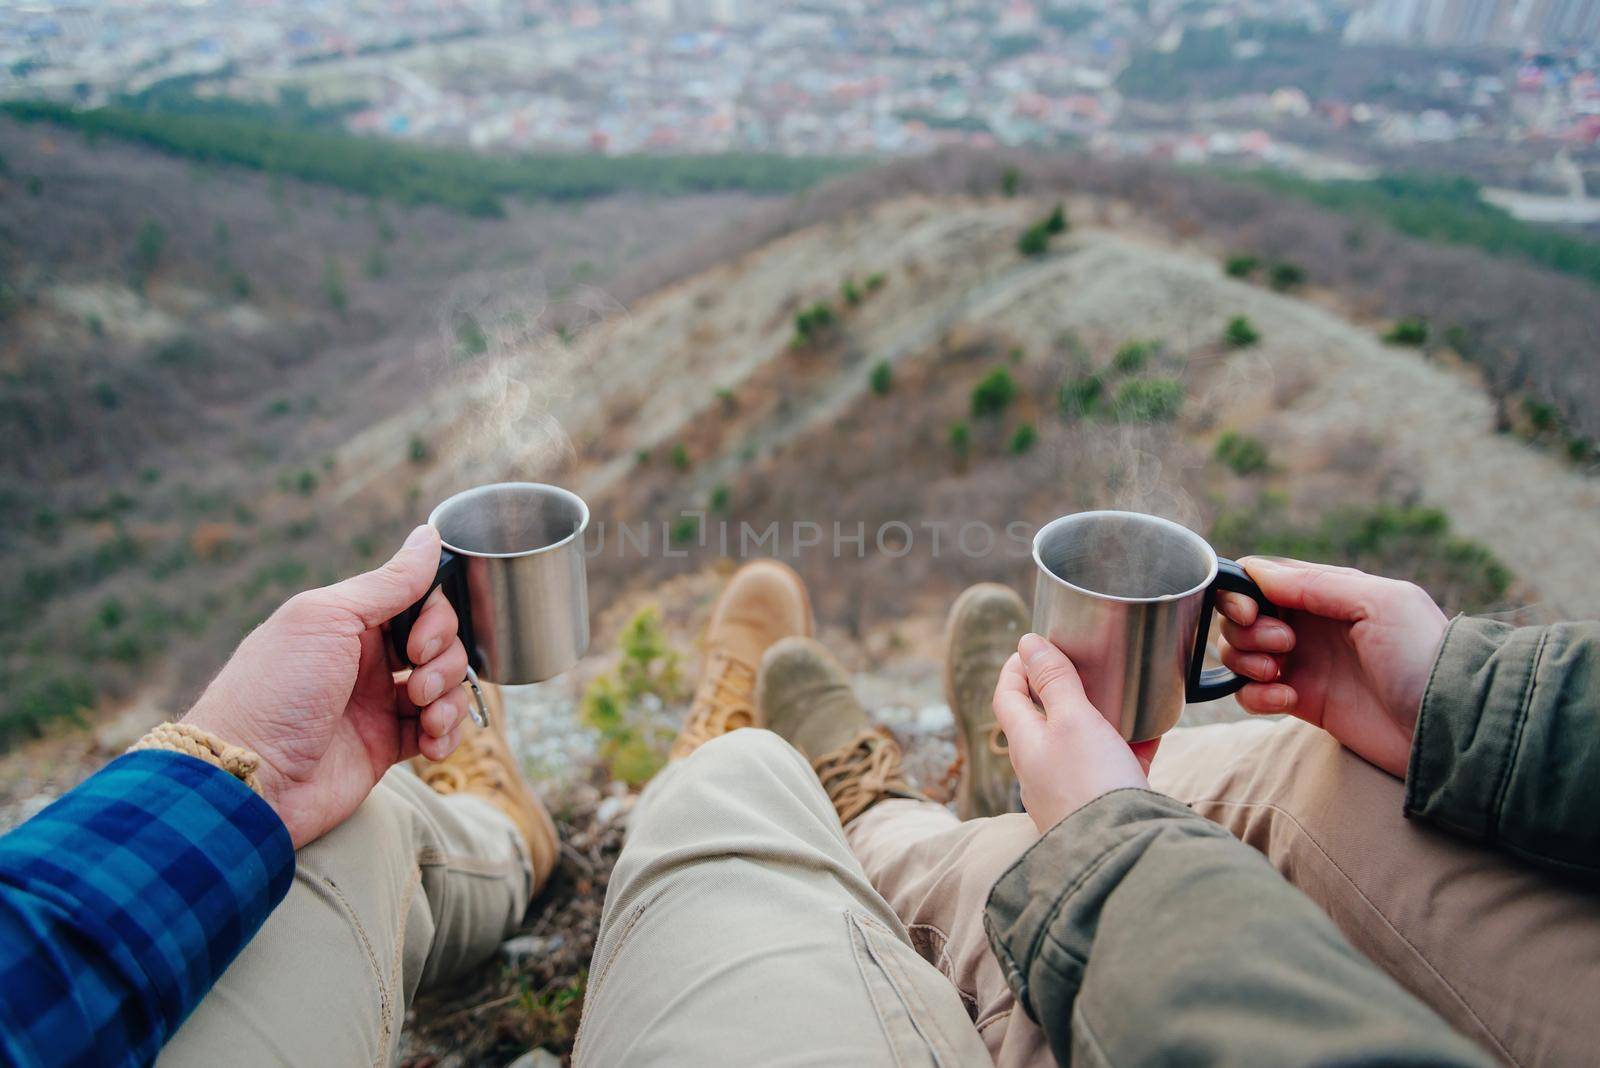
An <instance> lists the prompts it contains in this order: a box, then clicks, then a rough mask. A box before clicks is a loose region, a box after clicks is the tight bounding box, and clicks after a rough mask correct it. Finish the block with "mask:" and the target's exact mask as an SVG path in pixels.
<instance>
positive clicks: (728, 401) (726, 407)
mask: <svg viewBox="0 0 1600 1068" xmlns="http://www.w3.org/2000/svg"><path fill="white" fill-rule="evenodd" d="M716 397H717V402H718V403H719V404H721V405H722V410H723V411H724V412H727V413H728V414H729V415H732V414H733V413H734V412H736V411H738V410H739V396H738V394H736V393H734V391H733V390H731V389H729V388H727V387H726V386H720V387H718V389H717V391H716Z"/></svg>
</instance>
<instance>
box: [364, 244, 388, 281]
mask: <svg viewBox="0 0 1600 1068" xmlns="http://www.w3.org/2000/svg"><path fill="white" fill-rule="evenodd" d="M365 269H366V272H367V277H368V278H382V277H383V276H384V275H386V274H388V273H389V261H388V260H387V259H385V258H384V255H383V249H381V248H379V247H377V246H376V245H374V246H373V247H372V248H371V249H370V250H369V251H368V252H367V263H366V268H365Z"/></svg>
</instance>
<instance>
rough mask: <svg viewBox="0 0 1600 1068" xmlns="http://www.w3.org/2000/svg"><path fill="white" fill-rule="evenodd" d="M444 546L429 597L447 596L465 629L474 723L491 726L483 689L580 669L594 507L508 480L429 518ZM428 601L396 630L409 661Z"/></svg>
mask: <svg viewBox="0 0 1600 1068" xmlns="http://www.w3.org/2000/svg"><path fill="white" fill-rule="evenodd" d="M428 522H430V523H432V524H433V526H434V527H436V528H437V529H438V531H439V535H440V537H441V539H442V540H443V542H444V548H443V551H442V552H441V553H440V554H439V571H438V574H437V575H436V576H435V578H434V581H433V585H432V586H430V587H429V589H428V594H431V593H432V592H433V590H434V589H436V588H437V589H441V590H443V591H444V595H445V597H446V598H447V599H448V600H449V601H450V604H451V607H453V608H454V609H455V611H456V618H457V619H458V620H459V621H460V623H459V630H458V633H459V634H460V637H461V644H462V645H464V646H465V647H466V650H467V668H468V681H469V683H471V684H472V687H473V691H474V694H475V696H476V700H475V702H474V708H473V709H472V712H473V719H474V720H475V721H477V722H478V724H479V725H480V726H484V725H487V723H488V710H487V709H486V708H485V707H484V704H483V700H482V695H481V694H478V693H477V682H478V680H479V679H482V680H484V681H487V682H494V683H500V684H504V685H508V686H520V685H523V684H526V683H532V682H544V681H545V680H547V679H552V678H554V677H555V676H557V675H559V674H561V673H562V672H563V671H566V670H567V669H568V668H570V667H572V666H573V665H574V664H576V663H577V662H578V661H579V660H581V659H582V658H583V655H584V653H586V652H587V651H588V649H589V595H588V582H587V576H586V573H585V570H584V554H583V538H584V531H585V530H586V529H587V528H588V526H589V506H588V505H587V504H585V503H584V502H583V499H582V498H581V497H579V496H578V495H577V494H575V493H572V492H570V491H568V490H564V489H562V488H560V487H559V486H550V485H546V484H544V483H541V482H500V483H496V484H494V485H489V486H478V487H476V488H474V489H469V490H464V491H462V492H461V493H458V494H456V495H455V496H454V497H451V498H450V499H448V500H446V501H444V502H443V503H442V504H440V505H439V506H438V507H437V508H435V509H434V510H433V514H432V515H430V516H429V517H428ZM426 600H427V595H424V596H423V598H422V599H421V600H419V601H418V602H417V603H416V604H415V605H413V606H411V608H409V609H407V610H406V611H405V612H403V613H401V614H400V615H399V616H397V617H395V619H394V620H393V621H392V622H391V623H390V625H389V640H390V643H391V644H392V646H393V648H394V650H395V653H396V654H397V655H398V656H399V657H400V659H401V660H402V661H403V662H407V663H409V660H408V658H407V657H406V640H407V639H408V638H409V637H410V635H411V628H412V626H413V625H414V624H415V623H416V620H417V616H418V615H420V614H421V611H422V604H423V601H426Z"/></svg>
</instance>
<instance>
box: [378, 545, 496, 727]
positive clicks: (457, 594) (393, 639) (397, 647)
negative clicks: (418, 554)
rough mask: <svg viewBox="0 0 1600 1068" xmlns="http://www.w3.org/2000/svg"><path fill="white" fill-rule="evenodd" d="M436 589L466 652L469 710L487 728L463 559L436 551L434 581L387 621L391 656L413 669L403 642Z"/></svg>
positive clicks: (486, 707) (465, 567) (409, 636)
mask: <svg viewBox="0 0 1600 1068" xmlns="http://www.w3.org/2000/svg"><path fill="white" fill-rule="evenodd" d="M438 589H442V590H444V596H445V600H447V601H449V602H450V607H451V608H454V609H455V610H456V634H457V635H458V636H459V637H460V638H461V644H462V646H463V647H464V648H465V649H466V650H467V685H468V686H470V687H471V688H472V705H471V706H470V707H469V711H471V713H472V719H473V721H474V722H475V723H477V724H478V726H480V727H487V726H488V725H489V708H488V705H487V704H486V703H485V702H484V699H483V690H482V689H481V688H479V686H478V672H479V671H481V670H483V665H482V664H481V663H480V662H479V660H480V658H479V656H478V646H477V642H475V641H474V640H473V632H472V599H471V598H470V597H468V596H467V558H466V557H464V556H462V555H460V554H459V553H453V552H451V551H450V550H449V549H440V550H439V569H438V570H437V571H435V572H434V575H433V581H432V582H431V583H429V584H428V589H427V591H426V592H424V593H423V595H422V596H421V597H419V598H418V599H417V603H416V604H414V605H412V606H411V607H410V608H407V609H406V610H405V611H404V612H401V613H400V614H399V615H397V616H395V617H394V618H393V619H391V620H390V621H389V647H390V648H391V649H393V650H394V655H395V657H396V658H397V659H398V660H399V661H400V663H402V664H406V665H408V666H412V667H415V666H416V665H414V664H412V663H411V658H410V657H409V656H407V655H406V643H407V642H409V641H410V640H411V628H412V627H415V626H416V625H417V617H418V616H420V615H422V606H423V605H424V604H425V603H427V600H428V598H429V597H431V596H433V591H434V590H438Z"/></svg>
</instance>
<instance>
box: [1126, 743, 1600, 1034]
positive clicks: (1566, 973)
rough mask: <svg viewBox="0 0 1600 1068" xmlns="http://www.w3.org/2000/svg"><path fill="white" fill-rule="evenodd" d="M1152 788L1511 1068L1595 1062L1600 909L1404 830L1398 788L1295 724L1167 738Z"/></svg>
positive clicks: (1589, 899)
mask: <svg viewBox="0 0 1600 1068" xmlns="http://www.w3.org/2000/svg"><path fill="white" fill-rule="evenodd" d="M1150 780H1151V785H1152V786H1154V787H1155V788H1156V789H1157V790H1160V791H1161V792H1163V793H1166V794H1170V795H1171V796H1173V797H1176V798H1178V799H1179V800H1181V801H1184V802H1187V803H1188V804H1190V805H1192V806H1194V808H1195V809H1196V810H1197V811H1198V812H1200V813H1201V814H1203V815H1205V816H1207V817H1209V818H1211V819H1212V820H1215V821H1216V822H1217V823H1220V824H1221V825H1223V826H1224V827H1227V828H1228V829H1229V830H1230V831H1232V832H1233V833H1234V834H1235V835H1236V836H1238V837H1239V838H1240V839H1242V840H1243V841H1245V842H1246V843H1248V844H1250V845H1252V846H1254V847H1256V848H1257V849H1259V850H1260V851H1261V852H1262V853H1264V854H1265V855H1266V857H1267V859H1268V860H1269V861H1271V862H1272V864H1273V865H1274V866H1275V867H1276V868H1277V869H1278V870H1279V871H1280V872H1282V873H1283V874H1284V876H1285V877H1286V878H1288V880H1289V881H1290V882H1292V883H1293V884H1294V885H1295V886H1297V887H1299V888H1300V889H1301V890H1302V891H1304V892H1305V893H1306V894H1307V895H1309V896H1310V897H1311V898H1312V899H1313V900H1314V901H1316V902H1317V904H1318V905H1320V906H1321V907H1322V908H1323V909H1324V910H1325V911H1326V912H1327V913H1328V915H1329V916H1331V917H1332V918H1333V921H1334V922H1335V923H1336V924H1337V925H1338V926H1339V929H1340V930H1341V931H1343V932H1344V934H1345V936H1346V937H1347V938H1349V939H1350V941H1351V942H1353V943H1354V944H1355V945H1356V947H1357V948H1358V949H1360V950H1361V951H1362V952H1363V953H1365V954H1366V955H1367V956H1368V957H1370V958H1371V959H1372V960H1374V961H1375V962H1377V964H1378V965H1379V966H1380V967H1382V968H1383V969H1384V970H1385V971H1387V972H1388V973H1389V974H1390V975H1392V976H1393V977H1394V978H1395V979H1396V980H1397V981H1398V982H1399V983H1400V984H1401V985H1402V986H1404V987H1406V989H1408V990H1410V991H1411V992H1412V993H1413V994H1415V995H1416V996H1417V997H1418V998H1420V999H1421V1000H1422V1001H1424V1002H1426V1003H1427V1004H1428V1005H1430V1006H1432V1007H1433V1009H1434V1010H1435V1011H1437V1012H1438V1013H1439V1014H1440V1015H1441V1016H1443V1017H1444V1018H1445V1019H1446V1020H1449V1021H1450V1022H1451V1024H1453V1025H1454V1026H1455V1027H1456V1028H1457V1029H1459V1030H1460V1031H1462V1032H1463V1033H1465V1034H1466V1035H1468V1036H1469V1037H1471V1038H1473V1039H1475V1040H1477V1041H1478V1042H1479V1043H1481V1044H1482V1045H1483V1046H1485V1047H1486V1048H1487V1049H1488V1050H1489V1051H1490V1052H1492V1053H1494V1054H1496V1055H1497V1056H1499V1057H1501V1058H1502V1059H1504V1060H1506V1061H1508V1062H1511V1063H1516V1064H1523V1065H1535V1064H1538V1065H1561V1064H1593V1063H1594V1059H1595V1056H1596V1053H1595V1051H1596V1049H1597V1048H1600V1013H1597V1011H1596V1010H1597V1009H1600V897H1597V896H1596V895H1595V894H1594V893H1593V892H1592V891H1585V890H1582V889H1580V888H1578V887H1576V886H1574V885H1571V884H1568V883H1565V882H1563V881H1561V880H1560V879H1558V878H1556V877H1554V876H1552V875H1550V874H1548V873H1545V872H1541V871H1539V870H1537V869H1535V868H1532V867H1529V866H1527V865H1524V864H1522V863H1520V862H1517V861H1514V860H1512V859H1511V858H1509V857H1506V856H1504V855H1502V854H1499V853H1496V852H1494V851H1493V850H1490V849H1487V848H1484V847H1482V846H1478V845H1474V844H1472V843H1469V842H1465V841H1463V840H1461V839H1458V838H1455V837H1452V836H1450V835H1447V834H1444V833H1443V832H1440V831H1438V830H1435V829H1434V828H1432V827H1429V826H1427V825H1425V824H1421V823H1413V822H1412V821H1409V820H1407V819H1406V818H1405V817H1404V816H1403V815H1402V811H1401V794H1402V789H1403V786H1402V784H1401V782H1400V781H1399V780H1397V779H1395V778H1394V777H1392V776H1390V775H1388V774H1386V773H1385V772H1382V771H1380V770H1378V769H1377V768H1375V767H1373V766H1372V765H1370V764H1368V763H1366V762H1365V761H1363V760H1361V759H1360V758H1359V757H1357V756H1355V755H1354V754H1352V753H1350V752H1349V751H1347V750H1345V749H1344V748H1342V747H1341V746H1340V745H1339V744H1338V743H1337V742H1336V741H1334V740H1333V738H1332V737H1331V736H1330V735H1328V734H1327V733H1325V732H1323V731H1321V730H1318V729H1317V728H1315V727H1312V726H1310V725H1309V724H1306V723H1302V722H1301V721H1299V720H1294V719H1282V720H1276V721H1267V720H1247V721H1244V722H1240V723H1227V724H1217V725H1213V726H1206V727H1194V728H1188V729H1182V730H1176V731H1173V732H1172V733H1171V734H1169V735H1167V737H1166V738H1164V739H1163V740H1162V743H1161V751H1160V753H1159V754H1158V755H1157V757H1156V760H1155V764H1154V767H1153V768H1152V769H1151V774H1150Z"/></svg>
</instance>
